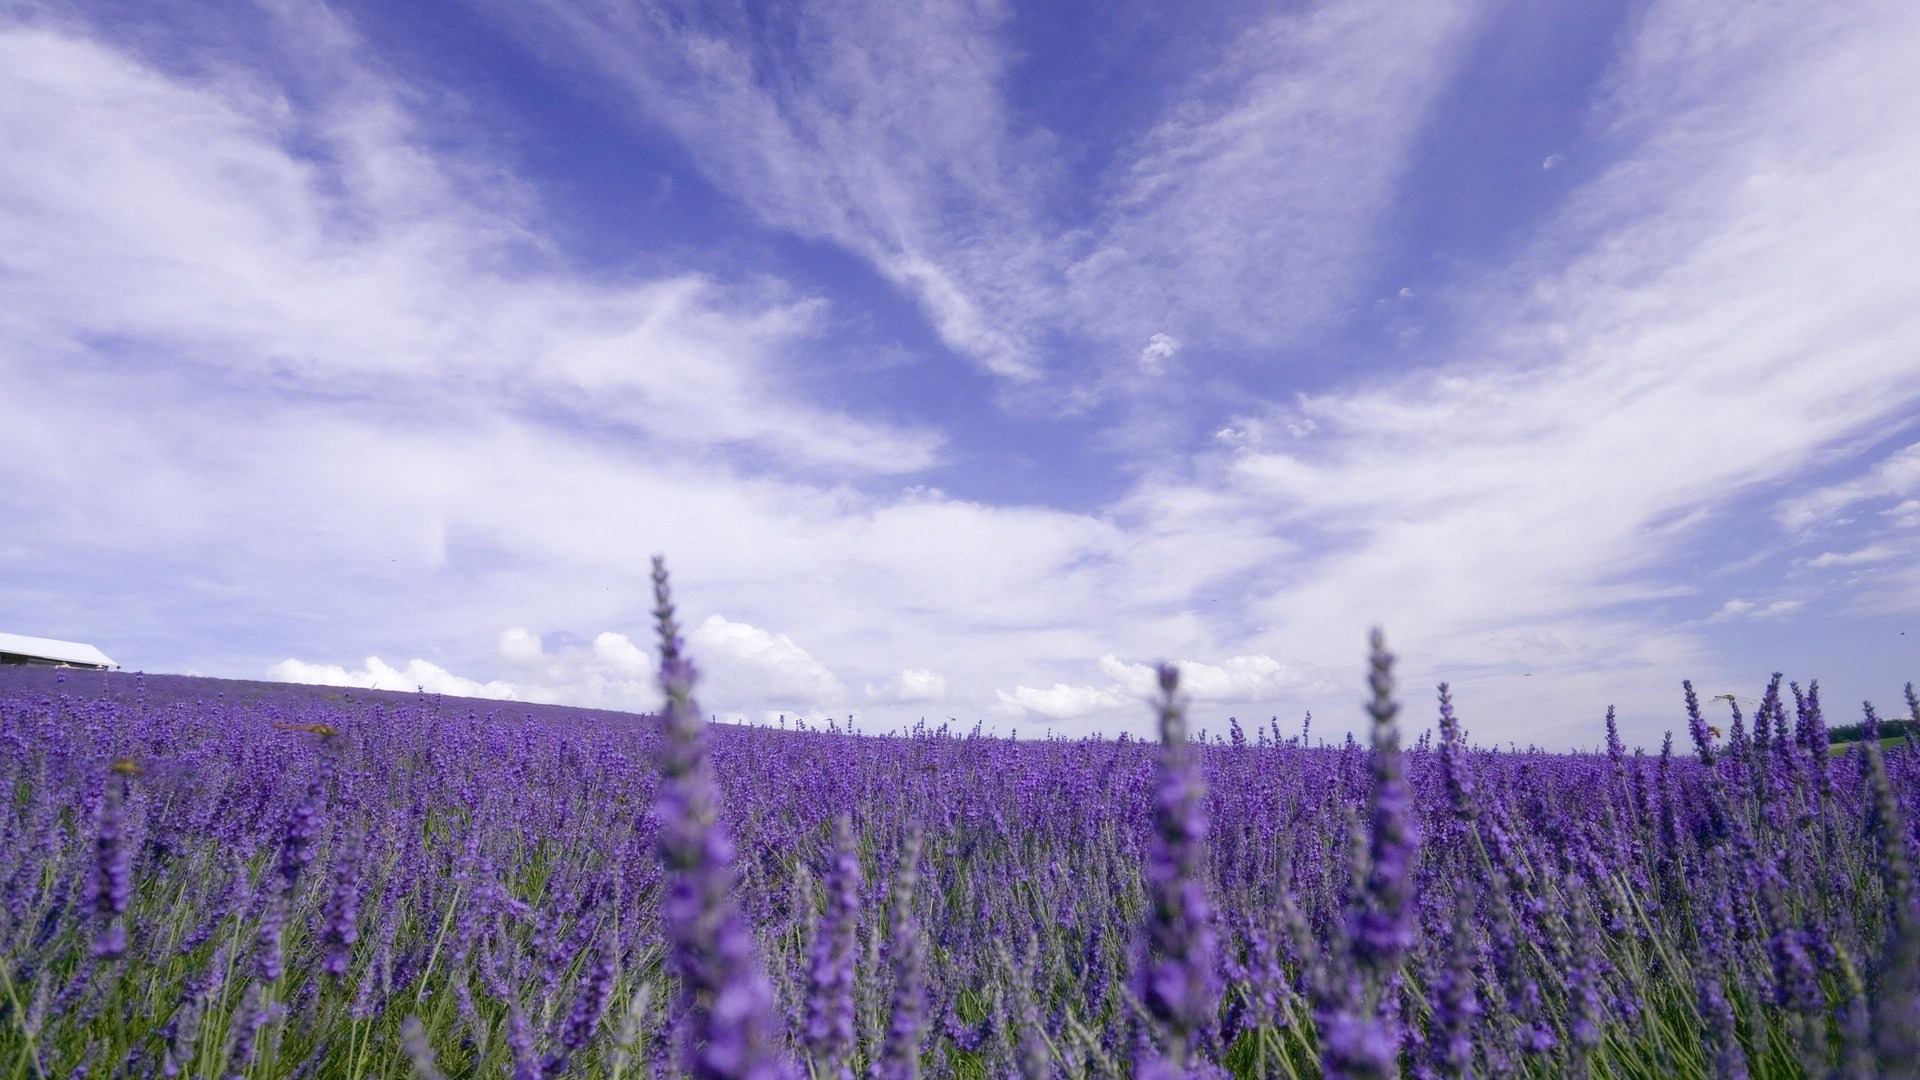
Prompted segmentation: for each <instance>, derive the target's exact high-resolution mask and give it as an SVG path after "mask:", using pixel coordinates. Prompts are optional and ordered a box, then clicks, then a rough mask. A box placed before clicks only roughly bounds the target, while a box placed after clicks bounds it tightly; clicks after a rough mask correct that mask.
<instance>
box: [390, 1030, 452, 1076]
mask: <svg viewBox="0 0 1920 1080" xmlns="http://www.w3.org/2000/svg"><path fill="white" fill-rule="evenodd" d="M400 1049H401V1050H402V1051H403V1052H405V1054H406V1055H407V1060H408V1061H410V1062H412V1063H413V1075H414V1076H415V1077H416V1078H417V1080H447V1074H446V1073H443V1072H441V1071H440V1067H439V1066H438V1065H435V1064H434V1061H433V1047H431V1046H429V1045H427V1029H426V1028H425V1027H422V1026H421V1024H420V1018H419V1017H417V1016H409V1017H407V1018H406V1019H405V1020H402V1021H401V1022H400Z"/></svg>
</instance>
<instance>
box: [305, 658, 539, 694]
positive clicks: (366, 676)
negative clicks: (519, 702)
mask: <svg viewBox="0 0 1920 1080" xmlns="http://www.w3.org/2000/svg"><path fill="white" fill-rule="evenodd" d="M267 678H269V679H272V680H274V681H275V682H291V683H309V684H314V685H320V686H357V687H361V688H362V689H366V690H401V691H408V692H412V691H419V690H424V691H426V692H427V693H429V694H448V695H451V696H455V697H476V698H496V699H499V700H504V701H512V700H515V699H516V698H518V697H519V696H520V695H519V693H518V692H517V691H516V690H515V689H514V688H513V686H511V685H509V684H507V683H504V682H500V681H498V680H494V681H491V682H484V683H483V682H479V681H478V680H475V679H465V678H461V677H460V676H458V675H455V674H453V673H452V672H450V671H448V670H447V669H445V668H443V667H441V666H439V665H438V664H434V663H430V662H428V661H426V660H418V659H416V660H410V661H408V662H407V666H406V667H405V668H395V667H393V666H392V665H391V664H388V663H386V662H385V661H383V660H381V659H380V658H379V657H377V656H369V657H367V660H366V663H365V664H363V665H362V666H361V667H360V669H359V670H357V671H349V670H347V669H346V668H344V667H341V666H340V665H338V664H313V663H308V662H306V661H304V660H295V659H291V658H290V659H286V660H282V661H280V662H279V663H277V664H275V665H273V666H272V667H270V668H268V669H267Z"/></svg>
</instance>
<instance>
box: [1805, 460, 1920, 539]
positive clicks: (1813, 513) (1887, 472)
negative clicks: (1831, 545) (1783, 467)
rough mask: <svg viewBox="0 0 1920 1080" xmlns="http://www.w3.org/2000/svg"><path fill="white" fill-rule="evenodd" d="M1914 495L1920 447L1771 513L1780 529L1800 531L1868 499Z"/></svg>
mask: <svg viewBox="0 0 1920 1080" xmlns="http://www.w3.org/2000/svg"><path fill="white" fill-rule="evenodd" d="M1915 492H1920V443H1914V444H1913V445H1911V446H1906V447H1903V448H1901V449H1900V450H1897V451H1895V452H1894V453H1893V454H1891V455H1889V456H1888V457H1887V458H1886V460H1884V461H1881V462H1880V463H1878V464H1876V465H1874V466H1873V467H1872V468H1871V469H1869V470H1868V471H1867V472H1866V474H1865V475H1863V476H1860V477H1856V478H1855V479H1852V480H1845V481H1842V482H1840V483H1838V484H1831V485H1828V486H1826V487H1822V488H1816V489H1814V490H1812V491H1807V492H1802V493H1800V494H1797V495H1794V496H1792V497H1790V498H1788V499H1785V500H1783V501H1782V502H1781V503H1780V505H1779V506H1778V507H1777V508H1776V510H1775V513H1776V515H1777V516H1778V517H1779V520H1780V523H1781V524H1782V525H1784V526H1786V527H1787V528H1789V529H1794V530H1798V531H1804V530H1807V529H1809V528H1812V527H1814V526H1816V525H1818V524H1821V523H1822V522H1830V521H1831V520H1832V519H1833V518H1834V517H1835V516H1836V515H1838V514H1839V513H1840V512H1841V511H1843V510H1845V509H1847V508H1848V507H1850V506H1855V505H1857V504H1859V503H1862V502H1866V501H1868V500H1870V499H1883V498H1905V497H1906V496H1908V495H1911V494H1913V493H1915ZM1896 509H1898V508H1897V507H1896Z"/></svg>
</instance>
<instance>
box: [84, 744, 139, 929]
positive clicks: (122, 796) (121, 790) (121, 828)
mask: <svg viewBox="0 0 1920 1080" xmlns="http://www.w3.org/2000/svg"><path fill="white" fill-rule="evenodd" d="M137 771H138V770H137V769H136V768H135V767H134V765H133V763H132V762H130V761H128V762H116V763H115V764H114V767H113V773H114V775H112V776H111V777H109V778H108V779H107V790H106V796H105V799H104V800H103V802H102V804H101V807H100V831H99V833H98V834H97V835H96V837H95V838H94V876H95V882H94V890H93V907H94V913H95V914H96V915H97V916H99V918H100V921H101V927H100V934H99V936H98V937H97V938H96V939H95V940H94V944H93V954H94V955H95V956H98V957H100V958H101V959H104V960H111V959H115V958H117V957H119V956H121V955H122V954H124V953H125V952H126V951H127V928H126V925H125V923H124V922H123V921H122V919H121V916H123V915H125V914H126V911H127V900H128V898H129V897H130V896H132V893H133V853H132V852H131V851H129V850H128V848H127V796H128V793H129V780H128V778H129V777H130V776H132V775H133V774H134V773H135V772H137Z"/></svg>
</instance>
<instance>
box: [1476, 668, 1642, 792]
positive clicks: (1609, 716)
mask: <svg viewBox="0 0 1920 1080" xmlns="http://www.w3.org/2000/svg"><path fill="white" fill-rule="evenodd" d="M1607 724H1608V731H1609V733H1611V731H1612V724H1613V710H1612V709H1608V710H1607ZM1440 775H1441V777H1442V779H1443V780H1444V781H1445V782H1446V785H1447V794H1448V795H1450V796H1452V798H1453V810H1454V813H1456V814H1459V815H1460V818H1461V820H1463V821H1472V820H1473V819H1474V818H1476V817H1478V816H1479V815H1480V807H1479V805H1478V804H1477V803H1476V802H1475V799H1474V794H1475V792H1474V786H1473V774H1472V772H1471V771H1470V770H1469V769H1468V766H1467V748H1466V745H1465V741H1464V739H1463V738H1462V736H1461V734H1460V721H1459V720H1458V719H1456V718H1455V717H1454V715H1453V695H1452V694H1451V693H1450V692H1449V691H1448V689H1447V684H1446V683H1441V684H1440Z"/></svg>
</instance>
